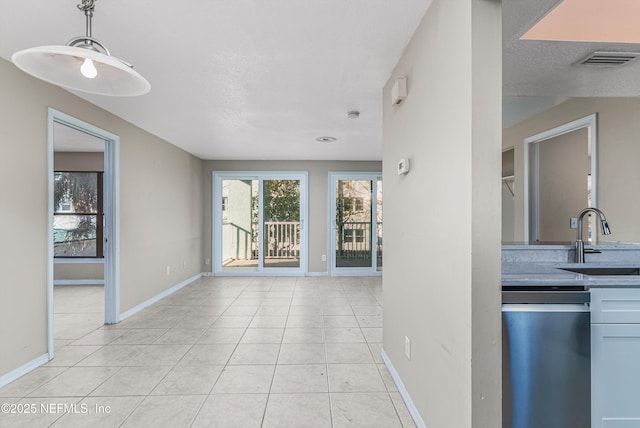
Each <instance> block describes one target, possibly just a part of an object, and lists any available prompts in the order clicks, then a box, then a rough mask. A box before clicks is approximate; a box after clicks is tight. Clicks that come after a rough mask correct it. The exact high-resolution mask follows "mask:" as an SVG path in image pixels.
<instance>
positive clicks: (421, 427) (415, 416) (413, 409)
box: [380, 349, 426, 428]
mask: <svg viewBox="0 0 640 428" xmlns="http://www.w3.org/2000/svg"><path fill="white" fill-rule="evenodd" d="M380 355H381V356H382V360H383V361H384V365H385V366H387V369H388V370H389V373H391V377H392V378H393V382H394V383H395V384H396V387H398V392H400V395H401V396H402V399H403V400H404V404H406V405H407V409H408V410H409V413H410V414H411V417H412V418H413V421H414V422H415V423H416V426H417V427H418V428H426V425H425V423H424V421H423V420H422V416H420V413H418V409H417V408H416V405H415V404H413V400H411V396H410V395H409V392H408V391H407V388H405V387H404V384H403V383H402V379H400V375H398V372H397V371H396V369H395V367H393V364H392V363H391V360H390V359H389V357H388V356H387V353H386V352H384V349H382V350H381V351H380Z"/></svg>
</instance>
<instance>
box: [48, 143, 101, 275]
mask: <svg viewBox="0 0 640 428" xmlns="http://www.w3.org/2000/svg"><path fill="white" fill-rule="evenodd" d="M53 169H54V170H55V171H92V172H93V171H103V170H104V154H103V153H99V152H55V153H54V154H53ZM53 279H54V280H65V279H67V280H74V281H76V280H82V279H91V280H96V279H104V264H103V263H64V260H63V259H58V260H56V263H55V264H54V265H53Z"/></svg>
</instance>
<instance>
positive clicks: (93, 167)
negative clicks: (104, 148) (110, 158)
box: [53, 152, 104, 172]
mask: <svg viewBox="0 0 640 428" xmlns="http://www.w3.org/2000/svg"><path fill="white" fill-rule="evenodd" d="M53 169H54V170H56V171H90V172H94V171H104V153H99V152H55V153H54V154H53Z"/></svg>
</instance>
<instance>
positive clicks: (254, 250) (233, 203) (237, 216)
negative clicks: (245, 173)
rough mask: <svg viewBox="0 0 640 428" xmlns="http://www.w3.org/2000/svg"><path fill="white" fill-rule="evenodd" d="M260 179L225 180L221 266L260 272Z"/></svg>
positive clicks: (228, 268)
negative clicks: (258, 270)
mask: <svg viewBox="0 0 640 428" xmlns="http://www.w3.org/2000/svg"><path fill="white" fill-rule="evenodd" d="M257 226H258V180H251V179H248V180H222V234H221V239H222V254H221V255H222V267H223V269H225V270H235V269H243V270H244V269H250V270H257V269H258V265H259V249H258V227H257Z"/></svg>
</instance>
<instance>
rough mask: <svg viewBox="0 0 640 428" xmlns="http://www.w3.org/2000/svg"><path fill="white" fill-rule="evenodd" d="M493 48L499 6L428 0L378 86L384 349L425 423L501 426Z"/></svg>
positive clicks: (496, 59) (497, 98) (497, 43)
mask: <svg viewBox="0 0 640 428" xmlns="http://www.w3.org/2000/svg"><path fill="white" fill-rule="evenodd" d="M501 52H502V50H501V20H500V4H499V2H491V1H483V0H480V1H468V2H459V1H456V2H452V1H448V0H435V1H434V2H433V3H432V5H431V7H430V9H429V10H428V11H427V14H426V15H425V18H424V20H423V22H422V23H421V25H420V27H419V28H418V30H417V32H416V33H415V34H414V36H413V38H412V40H411V42H410V44H409V46H408V47H407V49H406V50H405V52H404V54H403V56H402V57H401V59H400V61H399V63H398V65H397V66H396V69H395V70H394V71H393V73H392V75H391V77H390V79H389V81H388V82H387V84H386V86H385V88H384V102H383V109H384V125H383V126H384V128H383V131H384V143H383V165H384V173H383V174H384V186H385V212H384V216H385V218H384V223H385V271H384V276H383V293H384V306H385V319H384V350H385V352H386V354H387V355H388V357H389V359H390V361H391V362H392V364H393V366H394V367H395V369H396V370H397V372H398V374H399V376H400V378H401V379H402V381H403V383H404V385H405V386H406V388H407V390H408V393H409V394H410V396H411V398H412V401H413V403H414V404H415V405H416V407H417V410H418V411H419V413H420V414H421V416H422V419H423V420H424V422H425V423H426V426H428V427H471V426H473V427H492V428H495V427H499V426H501V347H500V340H501V339H500V336H501V324H500V198H501V187H500V186H501V183H500V171H501V168H500V165H501V147H500V130H501V124H500V112H501V107H500V102H501V67H500V64H501ZM403 76H406V77H407V80H408V97H407V99H406V101H405V102H404V103H403V104H402V105H401V106H400V107H391V105H390V90H391V86H392V85H393V83H394V82H395V79H396V78H399V77H403ZM404 157H409V158H410V160H411V172H409V174H407V175H406V176H398V175H397V173H396V164H397V161H398V160H399V159H401V158H404ZM405 336H408V337H409V338H410V339H411V347H412V351H411V359H407V358H406V357H405V355H404V341H405Z"/></svg>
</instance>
